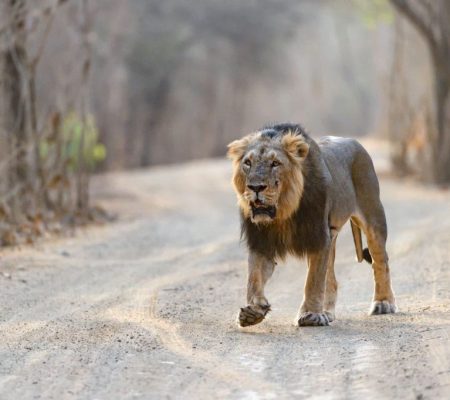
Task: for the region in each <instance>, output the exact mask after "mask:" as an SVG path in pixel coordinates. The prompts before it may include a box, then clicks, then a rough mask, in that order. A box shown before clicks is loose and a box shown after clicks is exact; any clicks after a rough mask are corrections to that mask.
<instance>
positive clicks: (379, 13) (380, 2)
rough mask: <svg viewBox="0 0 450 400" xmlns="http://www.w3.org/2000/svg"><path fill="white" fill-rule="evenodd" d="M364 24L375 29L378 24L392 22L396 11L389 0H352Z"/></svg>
mask: <svg viewBox="0 0 450 400" xmlns="http://www.w3.org/2000/svg"><path fill="white" fill-rule="evenodd" d="M352 2H353V4H354V5H355V7H356V9H357V12H358V14H359V15H360V16H361V19H362V21H363V23H364V25H365V26H366V27H367V28H369V29H374V28H376V26H377V25H378V24H381V23H384V24H391V23H392V22H393V20H394V12H393V10H392V7H391V6H390V4H389V0H352Z"/></svg>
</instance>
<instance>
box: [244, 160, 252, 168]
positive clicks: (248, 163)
mask: <svg viewBox="0 0 450 400" xmlns="http://www.w3.org/2000/svg"><path fill="white" fill-rule="evenodd" d="M244 164H245V165H246V166H247V167H251V166H252V162H251V161H250V160H245V161H244Z"/></svg>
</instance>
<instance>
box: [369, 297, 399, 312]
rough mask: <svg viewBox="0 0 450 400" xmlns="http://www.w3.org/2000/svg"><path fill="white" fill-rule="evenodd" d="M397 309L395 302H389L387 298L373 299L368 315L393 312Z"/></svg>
mask: <svg viewBox="0 0 450 400" xmlns="http://www.w3.org/2000/svg"><path fill="white" fill-rule="evenodd" d="M396 311H397V306H396V305H395V303H389V301H387V300H382V301H379V300H377V301H374V302H372V305H371V306H370V311H369V315H380V314H393V313H395V312H396Z"/></svg>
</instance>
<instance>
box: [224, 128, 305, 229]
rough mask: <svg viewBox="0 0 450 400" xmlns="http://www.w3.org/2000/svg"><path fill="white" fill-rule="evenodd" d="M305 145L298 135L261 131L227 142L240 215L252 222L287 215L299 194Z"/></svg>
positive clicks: (280, 219) (290, 212)
mask: <svg viewBox="0 0 450 400" xmlns="http://www.w3.org/2000/svg"><path fill="white" fill-rule="evenodd" d="M308 149H309V146H308V144H307V143H305V141H304V139H303V137H302V136H301V135H296V133H295V132H289V133H287V134H285V135H283V136H281V135H273V134H271V132H268V131H261V132H257V133H253V134H250V135H248V136H245V137H244V138H242V139H240V140H236V141H234V142H232V143H230V144H229V145H228V156H229V157H230V158H231V159H232V160H233V166H234V171H233V184H234V187H235V190H236V193H237V195H238V201H239V206H240V207H241V209H242V211H243V213H244V215H245V216H246V217H250V218H251V220H252V221H253V222H254V223H256V224H260V223H262V224H269V223H273V222H275V221H282V220H285V219H287V218H289V217H290V216H291V215H292V213H294V212H295V210H296V209H297V208H298V206H299V204H300V199H301V196H302V193H303V174H302V170H301V168H302V162H303V160H304V159H305V157H306V156H307V154H308Z"/></svg>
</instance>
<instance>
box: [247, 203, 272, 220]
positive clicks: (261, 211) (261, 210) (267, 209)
mask: <svg viewBox="0 0 450 400" xmlns="http://www.w3.org/2000/svg"><path fill="white" fill-rule="evenodd" d="M250 206H251V207H252V215H253V218H255V217H256V216H257V215H267V216H268V217H270V218H272V219H274V218H275V216H276V214H277V209H276V207H275V206H267V205H265V204H264V203H263V202H262V201H261V200H258V199H257V200H256V201H255V202H252V203H250Z"/></svg>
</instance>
